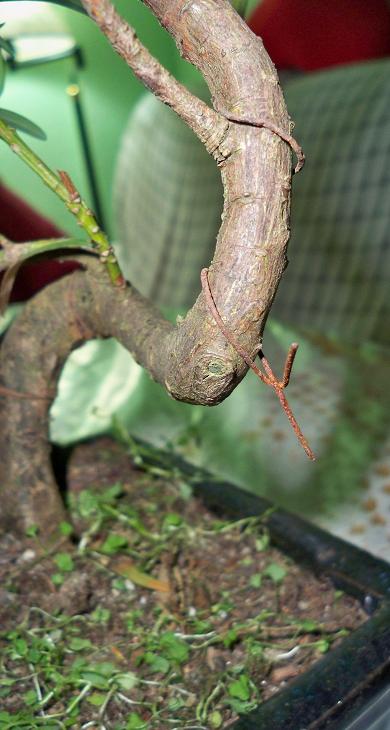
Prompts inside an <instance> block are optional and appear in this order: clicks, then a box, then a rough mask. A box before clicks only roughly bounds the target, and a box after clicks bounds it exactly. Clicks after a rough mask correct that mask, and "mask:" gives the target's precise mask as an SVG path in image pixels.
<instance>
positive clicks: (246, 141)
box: [0, 0, 291, 532]
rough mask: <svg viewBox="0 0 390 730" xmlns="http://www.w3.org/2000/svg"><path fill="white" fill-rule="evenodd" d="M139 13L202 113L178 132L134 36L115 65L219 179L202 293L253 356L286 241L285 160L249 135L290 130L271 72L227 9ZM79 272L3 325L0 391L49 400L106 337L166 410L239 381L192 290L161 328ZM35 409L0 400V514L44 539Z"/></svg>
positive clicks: (237, 361) (140, 304) (45, 475)
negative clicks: (73, 358) (156, 99)
mask: <svg viewBox="0 0 390 730" xmlns="http://www.w3.org/2000/svg"><path fill="white" fill-rule="evenodd" d="M146 4H148V5H149V7H150V8H151V9H152V11H153V12H154V13H155V15H156V16H157V17H158V18H159V19H160V21H161V22H162V24H163V25H164V26H165V27H166V28H167V30H168V31H169V32H170V33H171V34H172V35H173V37H174V38H175V40H176V42H177V45H178V47H179V49H180V51H181V53H182V54H183V55H184V56H185V57H186V58H187V59H188V60H189V61H191V63H193V64H194V65H196V66H197V67H198V68H199V69H200V70H201V72H202V73H203V75H204V77H205V79H206V81H207V83H208V84H209V87H210V90H211V92H212V97H213V104H214V108H215V112H213V111H211V110H210V113H209V112H208V111H205V110H203V107H202V108H201V107H200V106H199V104H197V102H194V106H193V110H194V114H193V118H192V121H191V113H190V111H188V110H191V104H189V97H188V92H186V93H185V95H184V97H183V98H184V101H183V100H182V101H180V99H179V96H180V93H181V92H180V89H179V90H177V86H180V85H177V82H173V84H171V80H170V77H169V75H168V74H167V75H166V76H165V75H162V76H159V74H158V73H157V75H156V74H155V75H154V76H153V74H152V75H151V74H150V73H149V71H150V69H149V66H148V65H146V70H145V66H143V64H142V58H141V56H140V55H139V54H140V51H139V49H138V51H137V50H136V51H134V47H133V46H132V45H131V44H132V43H133V42H134V38H133V37H130V35H129V36H128V38H129V42H130V41H131V42H130V45H129V47H128V48H130V51H129V53H128V58H126V60H127V61H128V62H129V65H132V67H134V65H136V66H137V68H136V69H135V71H136V73H137V74H138V75H139V76H140V78H143V76H146V81H147V82H148V79H149V81H150V79H152V81H151V82H150V83H149V86H150V87H151V88H152V89H153V90H154V91H155V92H156V94H157V95H158V96H160V98H162V99H163V100H164V101H165V103H169V104H170V105H171V106H173V108H175V109H176V111H178V113H181V111H180V110H181V109H183V108H185V113H184V112H183V114H182V116H183V117H184V118H186V121H187V122H189V123H190V126H192V128H193V129H194V131H196V133H197V134H198V136H200V137H201V138H202V135H203V137H204V139H203V141H204V142H205V143H206V146H207V147H208V150H209V152H210V153H212V154H213V156H214V158H215V159H216V161H217V164H218V165H219V167H220V169H221V174H222V180H223V185H224V193H225V204H224V210H223V215H222V224H221V228H220V231H219V235H218V239H217V243H216V250H215V255H214V258H213V261H212V263H211V265H210V268H209V282H210V286H211V289H212V292H213V297H214V301H215V303H216V305H217V308H218V311H219V313H220V315H221V316H222V318H223V320H224V322H226V323H227V324H228V326H229V328H230V330H231V331H232V332H234V333H235V337H236V340H238V341H239V343H240V345H241V346H242V347H243V348H244V349H245V350H246V351H247V352H248V353H249V354H250V355H251V356H253V357H254V356H255V355H256V353H257V352H258V350H259V347H260V345H261V338H262V333H263V328H264V324H265V321H266V318H267V315H268V312H269V310H270V307H271V304H272V301H273V299H274V296H275V293H276V289H277V286H278V283H279V281H280V278H281V276H282V273H283V270H284V268H285V266H286V246H287V242H288V238H289V210H290V184H291V153H290V149H289V147H288V145H287V144H286V142H285V141H283V140H282V139H281V137H280V136H278V135H277V134H274V133H273V132H272V131H270V130H269V129H267V128H262V127H261V126H259V125H261V124H263V123H266V124H267V123H268V124H269V125H271V126H274V127H276V128H278V129H280V130H282V132H283V133H284V134H285V135H286V136H288V135H289V133H290V121H289V118H288V115H287V111H286V107H285V104H284V100H283V96H282V93H281V90H280V87H279V84H278V80H277V75H276V71H275V69H274V67H273V65H272V63H271V61H270V60H269V58H268V56H267V54H266V52H265V51H264V47H263V45H262V43H261V41H260V39H258V38H257V37H256V36H254V35H253V34H252V32H251V31H250V30H249V29H248V27H247V26H246V25H245V23H244V22H243V21H242V20H241V19H240V18H239V16H238V15H237V14H236V13H235V11H234V10H233V9H232V8H231V6H230V5H229V3H228V2H227V0H190V1H189V2H188V0H185V1H183V0H179V2H177V1H176V2H169V1H167V0H146ZM84 5H85V7H86V8H87V9H88V11H89V12H90V14H91V15H92V16H93V17H94V19H95V20H96V21H97V22H98V24H99V25H100V26H101V27H102V28H103V30H104V32H105V33H106V35H107V37H108V38H109V39H110V40H111V42H113V44H114V46H115V47H116V48H117V49H118V47H119V48H120V52H121V55H123V56H124V57H126V43H125V41H124V40H123V34H125V33H126V30H125V29H124V28H123V25H121V23H123V21H121V19H120V18H119V16H117V14H116V13H115V12H114V11H112V10H111V9H110V6H109V5H108V4H107V2H106V0H85V2H84ZM118 23H119V25H118ZM130 31H131V29H130V30H128V31H127V33H128V34H130ZM131 32H132V31H131ZM123 43H125V45H124V46H123ZM128 48H127V50H128ZM134 54H135V58H136V60H137V63H136V64H134ZM141 55H142V54H141ZM152 60H153V59H152ZM130 61H132V63H130ZM146 61H147V63H150V58H149V57H147V59H146ZM137 64H138V65H137ZM165 73H166V72H165ZM156 79H157V80H156ZM144 80H145V79H144ZM178 100H179V101H178ZM198 101H199V100H198ZM179 102H180V103H179ZM200 104H202V102H200ZM202 119H203V121H202ZM233 119H234V120H235V121H232V120H233ZM210 120H211V126H210ZM237 120H240V121H237ZM202 125H203V126H202ZM253 125H256V126H253ZM202 130H203V131H202ZM151 143H153V140H151ZM86 267H87V271H86V272H85V273H83V272H77V273H75V274H73V275H72V276H71V277H69V278H66V279H65V280H62V281H61V282H59V283H56V284H54V285H52V286H51V287H50V288H49V289H48V290H45V291H44V292H42V293H41V294H39V295H38V296H37V297H36V298H35V299H34V300H33V301H32V302H30V303H29V305H28V306H27V308H26V310H25V311H24V313H23V314H22V315H21V317H20V318H19V319H18V321H17V322H16V324H15V325H14V326H13V327H12V328H11V330H10V331H9V333H8V334H7V336H6V338H5V341H4V343H3V347H2V357H1V363H0V384H1V385H2V386H3V387H7V388H12V389H13V390H19V391H21V392H29V393H34V394H36V395H37V396H40V397H41V398H42V397H46V396H47V397H48V398H49V399H52V398H53V397H54V394H55V384H56V379H57V377H58V375H59V372H60V369H61V367H62V365H63V363H64V361H65V359H66V357H67V356H68V354H69V352H70V351H71V350H72V349H74V347H76V346H77V345H79V344H81V342H83V341H85V340H87V339H89V338H92V337H108V336H112V337H116V338H117V339H118V340H119V341H120V342H121V343H122V344H123V345H124V346H125V347H127V349H129V350H130V352H132V353H133V354H134V357H135V359H136V360H137V361H138V362H140V363H141V364H142V365H143V366H144V367H146V368H147V369H148V370H149V372H150V373H151V375H152V377H153V378H155V379H156V380H157V381H158V382H160V383H161V384H162V385H163V386H164V387H165V388H166V389H167V390H168V392H169V393H170V394H171V395H172V396H173V397H174V398H177V399H179V400H183V401H187V402H190V403H200V404H204V405H214V404H216V403H219V402H220V401H222V400H223V399H224V398H226V396H228V395H229V393H230V392H231V391H232V390H233V388H234V387H235V386H236V385H237V384H238V382H239V381H240V380H241V379H242V377H243V376H244V375H245V373H246V371H247V369H248V368H247V365H246V364H245V362H243V360H242V358H241V357H240V355H239V354H238V353H237V352H236V350H235V349H234V348H233V347H232V346H231V345H230V344H229V343H228V342H227V341H226V339H225V337H224V336H223V334H222V333H221V332H220V330H219V329H218V327H217V325H216V323H215V321H214V319H213V317H212V315H211V314H210V312H209V309H208V307H207V304H206V302H205V298H204V294H203V293H201V294H200V296H199V297H198V299H197V300H196V302H195V304H194V306H193V307H192V309H191V310H190V311H189V313H188V314H187V316H186V317H185V319H184V320H183V321H181V322H180V323H178V325H177V326H176V327H175V328H173V327H172V326H171V325H170V324H168V323H167V322H166V321H165V320H164V319H163V318H162V317H161V315H160V314H159V313H158V312H156V310H155V309H154V307H153V306H152V305H151V304H150V303H149V302H147V301H146V300H145V299H143V298H142V297H141V296H140V295H139V294H138V293H137V292H136V291H135V290H134V289H133V288H132V287H131V286H129V287H128V288H127V289H125V290H124V291H118V290H115V289H114V288H113V287H112V285H111V284H110V283H109V281H108V277H107V275H106V272H105V271H104V270H103V267H100V268H99V264H98V263H97V262H95V261H93V260H89V261H87V262H86ZM178 275H180V274H179V273H178ZM49 403H50V400H49V401H47V400H31V401H29V400H27V399H22V398H20V399H13V398H10V397H4V396H2V397H0V409H1V414H0V415H1V421H2V424H3V426H2V432H1V435H0V450H1V454H2V463H1V467H0V484H1V486H0V489H1V494H2V498H1V504H2V513H3V518H5V519H6V521H8V523H9V524H10V525H13V526H14V527H15V525H16V524H17V526H18V527H19V529H24V528H25V526H26V525H27V524H29V523H31V522H35V523H38V524H41V526H42V527H44V529H45V531H46V532H54V531H55V529H56V526H57V524H58V521H59V520H60V519H61V517H62V507H61V503H60V500H59V497H58V495H57V490H56V487H55V484H54V480H53V476H52V474H51V469H50V465H49V459H48V447H47V425H46V423H47V410H48V405H49Z"/></svg>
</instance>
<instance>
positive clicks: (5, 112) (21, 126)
mask: <svg viewBox="0 0 390 730" xmlns="http://www.w3.org/2000/svg"><path fill="white" fill-rule="evenodd" d="M0 119H2V120H3V122H6V124H9V125H10V127H12V128H13V129H18V130H19V132H25V133H26V134H29V135H30V136H31V137H36V139H46V134H45V132H44V131H43V129H41V128H40V127H38V125H37V124H34V122H31V121H30V119H27V117H23V116H22V115H21V114H17V113H16V112H11V111H10V110H9V109H0Z"/></svg>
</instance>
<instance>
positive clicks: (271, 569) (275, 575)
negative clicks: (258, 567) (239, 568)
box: [263, 563, 287, 583]
mask: <svg viewBox="0 0 390 730" xmlns="http://www.w3.org/2000/svg"><path fill="white" fill-rule="evenodd" d="M263 575H265V576H267V578H271V580H273V582H274V583H281V582H282V580H283V579H284V578H285V577H286V575H287V570H286V569H285V568H283V566H282V565H279V564H278V563H270V564H269V565H267V567H266V568H265V570H264V571H263Z"/></svg>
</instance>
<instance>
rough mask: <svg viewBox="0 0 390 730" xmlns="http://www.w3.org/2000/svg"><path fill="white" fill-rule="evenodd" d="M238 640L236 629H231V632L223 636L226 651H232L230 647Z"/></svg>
mask: <svg viewBox="0 0 390 730" xmlns="http://www.w3.org/2000/svg"><path fill="white" fill-rule="evenodd" d="M237 639H238V634H237V632H236V631H235V630H234V629H229V631H227V632H226V634H224V635H223V637H222V642H223V645H224V646H225V647H226V649H230V647H231V646H233V644H235V643H236V641H237Z"/></svg>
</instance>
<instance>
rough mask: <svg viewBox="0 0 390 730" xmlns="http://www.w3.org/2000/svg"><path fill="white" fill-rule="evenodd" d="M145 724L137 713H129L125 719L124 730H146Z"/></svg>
mask: <svg viewBox="0 0 390 730" xmlns="http://www.w3.org/2000/svg"><path fill="white" fill-rule="evenodd" d="M146 728H147V724H146V722H144V721H143V720H142V718H141V717H140V716H139V714H138V713H137V712H131V713H130V715H129V716H128V718H127V725H126V730H146Z"/></svg>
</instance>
